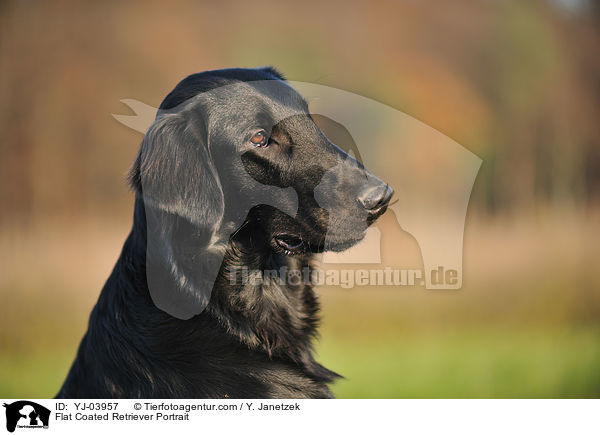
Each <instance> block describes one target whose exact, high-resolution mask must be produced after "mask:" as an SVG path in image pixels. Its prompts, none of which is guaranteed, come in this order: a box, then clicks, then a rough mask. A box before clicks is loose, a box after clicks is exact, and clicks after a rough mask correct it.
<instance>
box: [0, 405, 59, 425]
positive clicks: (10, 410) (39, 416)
mask: <svg viewBox="0 0 600 435" xmlns="http://www.w3.org/2000/svg"><path fill="white" fill-rule="evenodd" d="M3 406H4V407H5V408H6V430H8V431H9V432H14V431H15V429H17V428H18V429H42V428H43V429H48V423H49V421H50V410H49V409H48V408H45V407H43V406H42V405H38V404H37V403H35V402H31V401H29V400H19V401H17V402H13V403H10V404H7V403H5V404H4V405H3Z"/></svg>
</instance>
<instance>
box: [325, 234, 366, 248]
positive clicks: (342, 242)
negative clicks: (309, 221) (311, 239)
mask: <svg viewBox="0 0 600 435" xmlns="http://www.w3.org/2000/svg"><path fill="white" fill-rule="evenodd" d="M364 238H365V234H364V233H363V234H361V235H359V236H355V237H350V238H331V239H328V240H326V241H325V245H324V247H323V252H343V251H346V250H348V249H350V248H352V247H353V246H355V245H357V244H358V243H359V242H361V241H362V240H363V239H364Z"/></svg>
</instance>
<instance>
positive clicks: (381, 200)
mask: <svg viewBox="0 0 600 435" xmlns="http://www.w3.org/2000/svg"><path fill="white" fill-rule="evenodd" d="M393 194H394V191H393V190H392V188H391V187H390V186H388V185H387V184H380V185H378V186H375V187H371V188H369V189H367V190H366V191H365V192H364V193H363V194H362V195H361V196H359V198H358V202H359V203H360V205H362V206H363V207H364V208H365V209H366V210H367V211H368V212H369V214H370V215H375V217H376V216H379V215H381V214H383V212H384V211H385V210H386V208H387V206H388V204H389V203H390V199H391V198H392V195H393Z"/></svg>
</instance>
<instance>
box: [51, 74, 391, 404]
mask: <svg viewBox="0 0 600 435" xmlns="http://www.w3.org/2000/svg"><path fill="white" fill-rule="evenodd" d="M131 182H132V185H133V188H134V189H135V192H136V202H135V212H134V220H133V228H132V231H131V234H130V235H129V237H128V239H127V241H126V242H125V245H124V247H123V251H122V253H121V256H120V258H119V260H118V261H117V264H116V266H115V268H114V270H113V272H112V275H111V276H110V277H109V279H108V281H107V283H106V284H105V286H104V288H103V290H102V293H101V295H100V298H99V300H98V303H97V304H96V306H95V308H94V310H93V311H92V314H91V317H90V322H89V328H88V331H87V333H86V334H85V336H84V337H83V340H82V342H81V345H80V347H79V351H78V354H77V357H76V359H75V362H74V363H73V366H72V367H71V370H70V372H69V375H68V376H67V379H66V381H65V383H64V385H63V387H62V389H61V390H60V392H59V393H58V396H57V397H59V398H109V397H110V398H224V397H231V398H259V397H260V398H284V397H295V398H326V397H332V394H331V392H330V390H329V388H328V383H330V382H331V381H333V380H334V379H335V378H336V377H338V375H336V374H335V373H333V372H331V371H330V370H327V369H326V368H324V367H323V366H321V365H319V364H318V363H317V362H316V361H315V360H314V358H313V355H312V344H311V341H312V340H313V338H314V336H315V334H316V327H317V323H318V318H317V312H318V308H319V307H318V302H317V299H316V296H315V294H314V292H313V289H312V287H311V285H310V282H305V281H301V282H298V281H296V282H294V283H293V284H292V283H288V282H284V281H282V280H281V277H279V278H275V277H273V276H271V277H269V276H267V277H265V278H264V279H259V280H254V281H253V280H245V281H244V280H242V282H240V277H241V276H243V274H244V272H245V271H248V273H249V274H251V275H252V274H254V275H255V274H256V273H257V272H259V273H261V275H259V276H261V277H262V276H264V274H262V273H263V272H264V271H274V270H275V271H276V270H287V271H288V272H289V271H292V272H299V273H300V271H305V270H309V271H310V270H311V269H310V262H311V258H312V255H313V254H314V253H318V252H323V251H325V250H336V251H341V250H344V249H347V248H348V247H350V246H352V245H354V244H355V243H357V242H358V241H360V240H361V239H362V238H363V237H364V233H365V230H366V228H367V226H368V225H370V224H371V223H372V222H373V221H374V220H375V219H377V217H379V216H380V215H381V214H382V213H383V212H385V210H386V208H387V205H388V203H389V200H390V197H391V195H392V190H391V189H390V188H389V187H388V186H387V185H386V184H385V183H383V182H382V181H381V180H379V179H377V178H376V177H374V176H373V175H372V174H370V173H369V172H368V171H366V170H365V169H364V167H363V166H362V165H361V164H360V163H358V162H357V161H356V160H355V159H353V158H351V157H349V156H348V155H346V154H345V153H344V152H343V151H342V150H341V149H340V148H338V147H336V146H335V145H334V144H332V143H331V142H330V141H329V140H328V139H327V138H326V137H325V135H324V134H323V133H322V131H321V130H320V129H319V128H318V127H317V125H316V124H315V122H314V121H313V119H312V118H311V116H310V115H309V112H308V106H307V104H306V102H305V101H304V99H303V98H302V97H301V96H300V95H299V94H298V93H297V92H296V91H294V90H293V89H292V88H291V87H290V86H289V85H288V84H287V83H286V82H285V81H284V79H283V77H282V76H281V74H279V73H278V72H277V71H275V70H274V69H272V68H262V69H229V70H220V71H209V72H204V73H200V74H195V75H192V76H189V77H187V78H186V79H185V80H183V81H182V82H180V83H179V84H178V85H177V87H176V88H175V89H174V90H173V91H172V92H171V93H170V94H169V95H168V96H167V97H166V98H165V100H164V101H163V103H162V104H161V106H160V109H159V113H158V115H157V118H156V120H155V122H154V124H153V125H152V126H151V127H150V129H149V130H148V132H147V133H146V136H145V138H144V141H143V142H142V146H141V149H140V153H139V155H138V158H137V160H136V162H135V163H134V166H133V168H132V171H131ZM254 275H253V276H254ZM304 276H306V275H304Z"/></svg>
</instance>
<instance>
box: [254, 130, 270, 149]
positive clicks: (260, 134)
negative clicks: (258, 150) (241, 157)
mask: <svg viewBox="0 0 600 435" xmlns="http://www.w3.org/2000/svg"><path fill="white" fill-rule="evenodd" d="M250 143H251V144H252V145H254V146H256V147H266V146H267V145H268V144H269V138H268V137H267V132H266V131H264V130H259V131H257V132H256V133H254V134H253V135H252V137H251V138H250Z"/></svg>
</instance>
